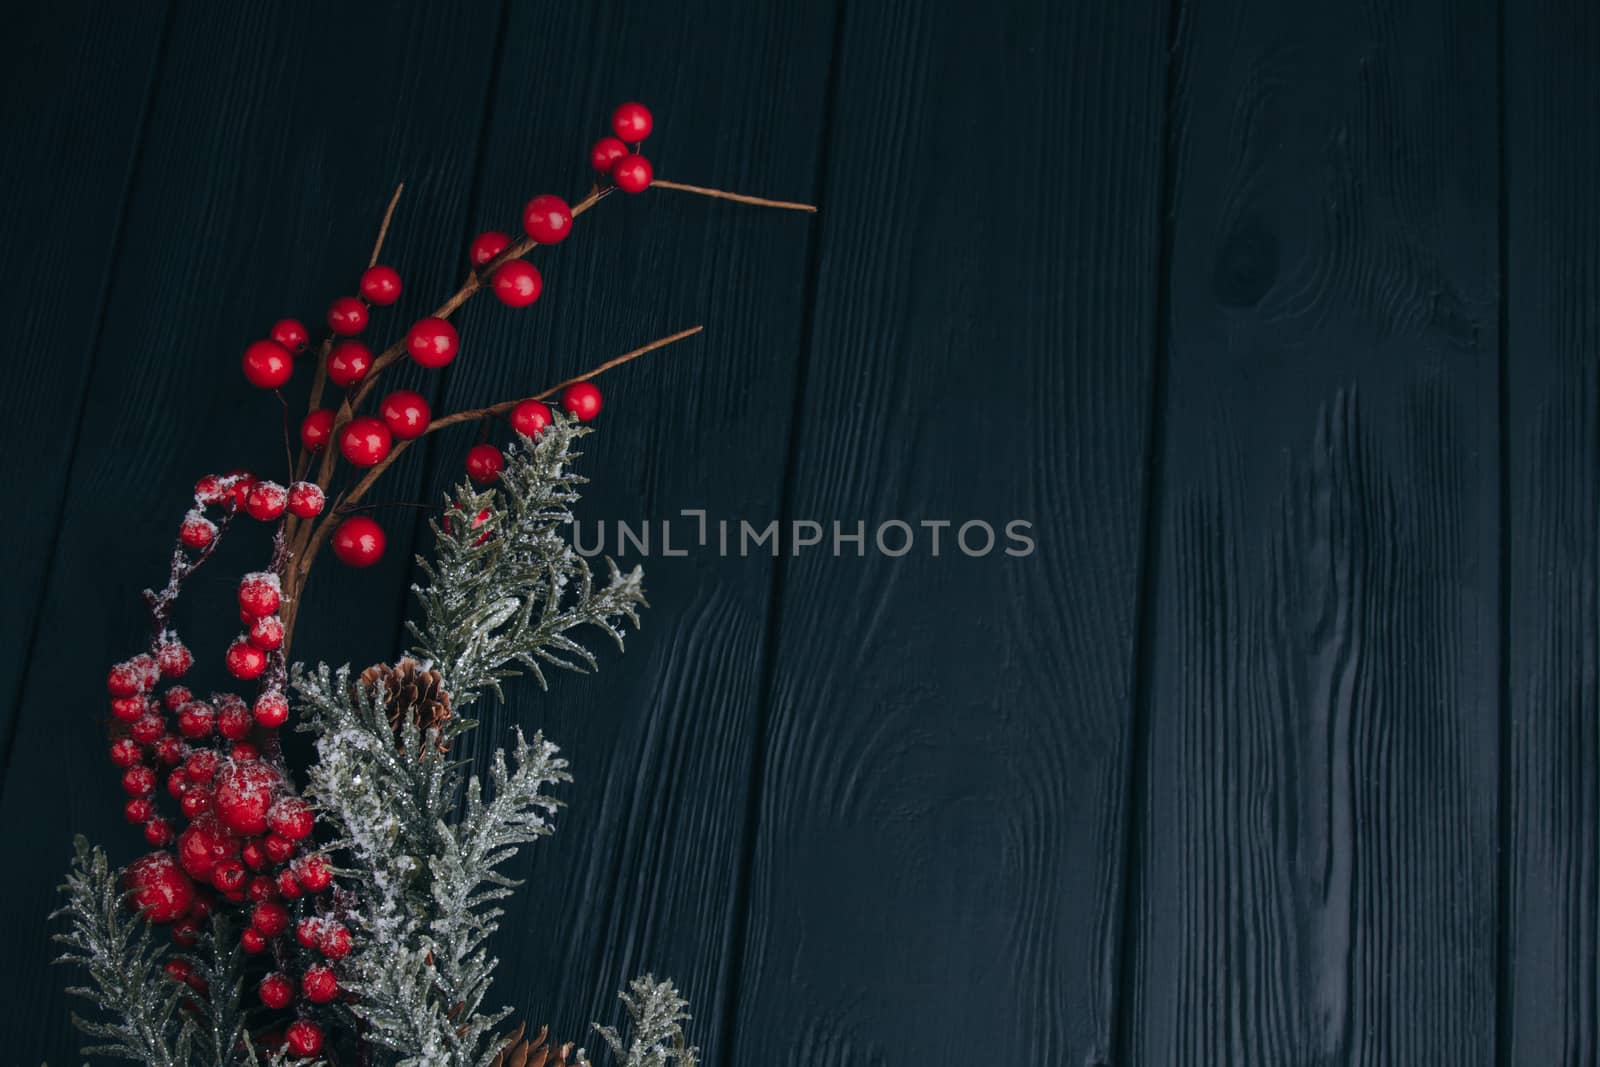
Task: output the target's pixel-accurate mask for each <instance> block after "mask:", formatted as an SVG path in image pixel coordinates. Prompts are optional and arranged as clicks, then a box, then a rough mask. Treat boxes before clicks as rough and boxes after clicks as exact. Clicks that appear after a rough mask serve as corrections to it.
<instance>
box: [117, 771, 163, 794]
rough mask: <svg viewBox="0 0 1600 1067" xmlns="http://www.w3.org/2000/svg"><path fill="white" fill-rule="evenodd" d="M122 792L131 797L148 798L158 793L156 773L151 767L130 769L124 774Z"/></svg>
mask: <svg viewBox="0 0 1600 1067" xmlns="http://www.w3.org/2000/svg"><path fill="white" fill-rule="evenodd" d="M122 791H123V792H124V793H126V794H128V795H129V796H130V797H147V796H149V795H150V794H151V793H154V792H155V791H156V772H155V771H152V770H151V769H150V768H149V767H144V766H136V767H129V768H128V769H127V770H125V771H123V772H122Z"/></svg>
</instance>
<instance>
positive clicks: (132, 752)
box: [111, 737, 144, 767]
mask: <svg viewBox="0 0 1600 1067" xmlns="http://www.w3.org/2000/svg"><path fill="white" fill-rule="evenodd" d="M143 757H144V754H143V752H142V751H141V750H140V748H139V742H137V741H135V740H134V739H133V738H131V737H122V738H118V739H117V740H115V741H113V742H111V762H112V763H114V764H116V765H117V766H118V767H132V766H133V765H134V764H135V763H138V762H139V760H141V759H142V758H143Z"/></svg>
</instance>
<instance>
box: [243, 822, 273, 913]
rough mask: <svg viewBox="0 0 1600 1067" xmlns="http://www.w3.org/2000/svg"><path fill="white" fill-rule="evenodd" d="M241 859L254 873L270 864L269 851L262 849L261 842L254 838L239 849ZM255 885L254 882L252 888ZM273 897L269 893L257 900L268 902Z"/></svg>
mask: <svg viewBox="0 0 1600 1067" xmlns="http://www.w3.org/2000/svg"><path fill="white" fill-rule="evenodd" d="M239 858H240V859H241V860H243V861H244V865H245V866H246V867H249V868H250V869H251V870H252V871H259V870H261V869H262V868H263V867H265V866H266V865H267V863H268V862H269V861H268V859H267V850H266V849H265V848H264V847H262V844H261V840H260V839H257V838H254V837H252V838H251V839H250V840H248V841H246V842H245V843H244V846H243V847H242V848H240V849H239ZM254 884H255V883H254V882H252V883H251V885H252V886H254ZM271 895H272V894H271V893H268V894H267V896H264V897H258V898H257V899H258V900H266V899H267V897H269V896H271Z"/></svg>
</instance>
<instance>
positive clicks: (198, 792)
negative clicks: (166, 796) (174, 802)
mask: <svg viewBox="0 0 1600 1067" xmlns="http://www.w3.org/2000/svg"><path fill="white" fill-rule="evenodd" d="M178 807H179V808H180V809H181V810H182V811H183V817H184V818H185V819H197V818H199V817H200V816H201V815H202V814H204V813H205V812H208V811H210V810H211V790H209V789H207V788H205V787H204V786H197V785H191V786H190V787H189V788H188V789H186V790H184V793H183V796H182V797H180V798H179V799H178Z"/></svg>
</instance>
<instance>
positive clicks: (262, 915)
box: [250, 900, 289, 937]
mask: <svg viewBox="0 0 1600 1067" xmlns="http://www.w3.org/2000/svg"><path fill="white" fill-rule="evenodd" d="M250 925H251V926H252V927H254V928H255V929H257V930H260V931H261V932H262V933H263V934H265V935H266V936H267V937H277V936H278V935H279V934H281V933H283V932H284V931H285V930H287V929H289V909H288V908H286V907H284V906H283V905H282V904H279V903H278V902H277V901H276V900H263V901H262V902H261V903H259V904H257V905H256V906H255V907H254V908H251V909H250Z"/></svg>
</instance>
